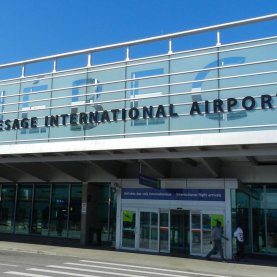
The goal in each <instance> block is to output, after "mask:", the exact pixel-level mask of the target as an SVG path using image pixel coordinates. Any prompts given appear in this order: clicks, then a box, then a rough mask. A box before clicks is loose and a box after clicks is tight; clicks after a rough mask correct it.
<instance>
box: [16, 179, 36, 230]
mask: <svg viewBox="0 0 277 277" xmlns="http://www.w3.org/2000/svg"><path fill="white" fill-rule="evenodd" d="M32 196H33V186H32V185H21V184H20V185H18V194H17V205H16V214H15V233H21V234H29V232H30V227H31V226H30V224H31V212H32Z"/></svg>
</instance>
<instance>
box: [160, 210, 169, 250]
mask: <svg viewBox="0 0 277 277" xmlns="http://www.w3.org/2000/svg"><path fill="white" fill-rule="evenodd" d="M160 251H161V252H164V251H165V252H168V251H169V213H168V212H160Z"/></svg>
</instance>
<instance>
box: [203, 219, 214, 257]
mask: <svg viewBox="0 0 277 277" xmlns="http://www.w3.org/2000/svg"><path fill="white" fill-rule="evenodd" d="M211 235H212V216H211V215H210V214H203V215H202V242H203V244H202V254H204V255H207V254H208V253H209V252H210V250H211V243H210V242H211Z"/></svg>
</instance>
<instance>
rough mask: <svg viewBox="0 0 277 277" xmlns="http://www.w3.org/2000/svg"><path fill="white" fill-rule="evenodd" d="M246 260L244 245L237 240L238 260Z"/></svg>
mask: <svg viewBox="0 0 277 277" xmlns="http://www.w3.org/2000/svg"><path fill="white" fill-rule="evenodd" d="M243 258H244V243H243V242H240V241H238V240H237V260H238V261H239V260H240V259H243Z"/></svg>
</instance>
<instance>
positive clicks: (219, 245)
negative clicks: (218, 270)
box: [206, 240, 224, 260]
mask: <svg viewBox="0 0 277 277" xmlns="http://www.w3.org/2000/svg"><path fill="white" fill-rule="evenodd" d="M218 251H219V253H220V257H221V259H222V260H224V256H223V248H222V242H221V240H214V247H213V249H212V250H211V251H210V252H209V253H208V255H207V256H206V258H207V259H209V258H210V256H211V255H216V254H217V253H218Z"/></svg>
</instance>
